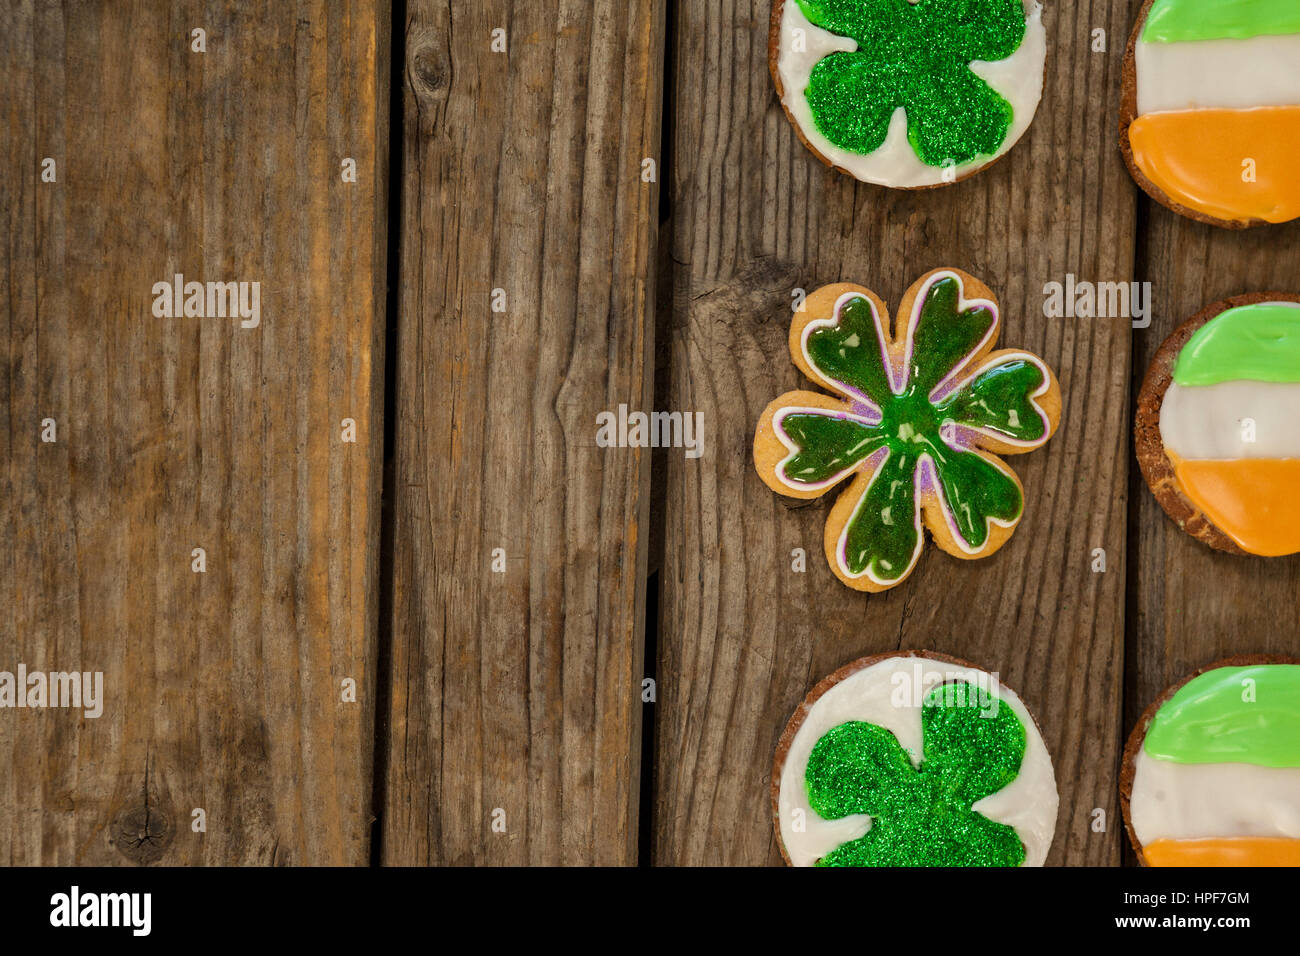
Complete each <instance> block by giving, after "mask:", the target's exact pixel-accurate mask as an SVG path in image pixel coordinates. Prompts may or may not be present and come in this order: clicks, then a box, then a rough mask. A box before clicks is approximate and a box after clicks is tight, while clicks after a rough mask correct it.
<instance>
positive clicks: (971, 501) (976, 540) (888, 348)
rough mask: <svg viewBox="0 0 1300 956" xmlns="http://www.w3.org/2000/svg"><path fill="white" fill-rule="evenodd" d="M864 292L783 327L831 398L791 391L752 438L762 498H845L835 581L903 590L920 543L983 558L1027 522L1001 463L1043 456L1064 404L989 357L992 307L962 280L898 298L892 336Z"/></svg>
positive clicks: (828, 293) (845, 287)
mask: <svg viewBox="0 0 1300 956" xmlns="http://www.w3.org/2000/svg"><path fill="white" fill-rule="evenodd" d="M888 315H889V313H888V310H887V308H886V306H885V303H884V302H883V301H882V300H881V299H880V297H879V296H877V295H876V294H875V293H874V292H871V291H870V290H869V289H864V288H862V287H861V286H857V285H852V284H849V283H839V284H836V285H829V286H824V287H822V288H820V289H818V290H817V291H816V292H813V293H812V294H811V295H809V296H808V297H807V299H806V300H805V301H804V303H803V305H802V307H801V308H800V309H799V311H798V312H796V313H795V316H794V320H793V322H792V323H791V325H790V336H789V345H790V354H791V356H792V357H793V359H794V363H795V365H797V366H798V367H799V369H800V370H801V371H802V372H803V373H804V374H805V375H806V376H808V378H810V379H811V380H812V381H813V382H814V383H816V384H817V385H820V386H822V387H824V388H827V389H829V390H831V391H832V392H834V393H836V394H835V395H834V396H831V395H826V394H823V393H821V392H812V391H794V392H787V393H786V394H784V395H782V396H781V397H780V398H777V399H776V400H775V401H773V402H772V403H771V404H769V405H768V406H767V409H766V410H765V411H764V412H763V415H762V417H761V418H760V419H759V422H758V427H757V428H756V430H755V433H754V466H755V468H756V469H757V470H758V474H759V476H760V477H761V478H762V479H763V481H764V482H765V483H766V484H767V486H768V487H769V488H771V489H772V490H773V491H775V492H777V493H778V494H782V495H786V496H789V497H792V498H805V499H808V498H817V497H820V496H821V495H824V494H826V493H827V492H828V491H830V490H831V489H832V488H834V487H835V486H836V485H840V484H844V488H843V490H842V491H841V492H840V493H839V496H838V498H837V499H836V501H835V505H834V507H832V508H831V512H830V516H829V517H828V518H827V521H826V529H825V534H824V536H823V546H824V549H825V552H826V559H827V561H828V562H829V564H830V566H831V570H832V571H833V572H834V573H835V575H836V577H838V578H839V579H840V581H842V582H843V583H844V584H846V585H848V586H849V587H851V588H854V589H856V590H860V591H884V590H887V589H889V588H892V587H895V586H896V585H898V584H900V583H902V581H903V580H904V579H905V578H907V576H908V575H909V574H911V573H912V570H913V569H914V568H915V567H916V564H917V561H918V560H919V559H920V556H921V550H922V547H923V545H924V543H925V539H924V536H923V535H922V533H921V526H922V523H924V525H925V527H926V528H927V529H928V530H929V532H930V535H931V537H932V538H934V541H935V543H936V544H938V545H939V547H940V548H942V549H943V550H944V551H947V552H948V553H949V554H952V555H954V556H956V557H959V558H965V559H973V558H983V557H987V556H989V555H991V554H993V552H995V551H996V550H997V549H998V548H1000V547H1001V546H1002V545H1003V544H1004V543H1005V542H1006V541H1007V539H1008V538H1010V536H1011V533H1012V532H1013V531H1014V530H1015V528H1016V525H1017V524H1018V523H1019V521H1020V519H1021V517H1022V516H1023V514H1024V505H1025V499H1024V489H1023V488H1022V487H1021V484H1020V480H1019V479H1018V478H1017V477H1016V475H1015V472H1013V471H1012V470H1011V468H1010V467H1008V466H1007V464H1006V463H1005V462H1004V461H1002V459H1001V458H999V457H998V456H999V455H1006V454H1018V453H1021V452H1027V451H1032V450H1033V449H1035V448H1040V447H1042V446H1043V445H1044V444H1045V443H1046V442H1047V440H1048V439H1049V438H1050V437H1051V436H1052V434H1053V432H1054V431H1055V430H1056V426H1057V424H1058V423H1059V422H1060V417H1061V390H1060V386H1059V385H1058V384H1057V382H1056V377H1055V375H1053V373H1052V370H1051V369H1050V368H1048V367H1047V363H1045V362H1044V361H1043V360H1042V359H1040V358H1039V357H1038V356H1036V355H1032V354H1031V353H1029V352H1025V351H1022V350H1020V349H1000V350H998V351H993V346H994V343H995V342H996V341H997V337H998V331H999V327H1000V321H999V312H998V305H997V302H996V301H994V299H993V293H992V292H991V291H990V290H989V289H988V287H987V286H985V285H984V284H983V283H982V282H980V281H979V280H978V279H975V278H973V277H972V276H969V275H967V274H966V273H964V272H962V271H960V270H958V269H935V270H934V271H932V272H929V273H927V274H926V275H924V276H922V277H921V278H920V279H918V280H917V281H916V282H915V283H914V284H913V285H912V287H911V288H910V289H909V290H908V292H907V294H906V295H905V296H904V297H903V301H902V304H901V305H900V307H899V311H898V316H897V318H896V319H895V322H894V330H893V334H892V335H891V334H890V331H889V321H888Z"/></svg>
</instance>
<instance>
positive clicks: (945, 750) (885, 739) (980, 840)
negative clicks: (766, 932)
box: [771, 650, 1060, 866]
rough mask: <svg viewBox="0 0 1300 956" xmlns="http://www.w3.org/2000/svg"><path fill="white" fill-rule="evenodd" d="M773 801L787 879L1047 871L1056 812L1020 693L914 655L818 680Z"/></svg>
mask: <svg viewBox="0 0 1300 956" xmlns="http://www.w3.org/2000/svg"><path fill="white" fill-rule="evenodd" d="M771 793H772V822H773V825H774V828H775V831H776V836H777V840H778V842H779V845H780V848H781V854H782V856H784V857H785V860H786V862H787V863H789V864H791V865H792V866H1042V865H1043V863H1044V862H1045V861H1046V859H1047V855H1048V852H1049V851H1050V849H1051V845H1052V835H1053V833H1054V832H1055V829H1056V814H1057V808H1058V805H1059V802H1060V801H1059V798H1058V797H1057V793H1056V775H1055V773H1054V772H1053V770H1052V758H1051V754H1050V753H1049V752H1048V750H1047V745H1046V744H1045V743H1044V741H1043V737H1042V734H1041V733H1040V732H1039V730H1038V726H1037V725H1036V724H1035V723H1034V718H1033V716H1032V715H1031V714H1030V713H1029V710H1028V709H1027V708H1026V707H1025V705H1024V703H1023V702H1022V701H1021V700H1020V698H1019V697H1017V696H1016V694H1015V692H1014V691H1012V690H1011V689H1009V688H1008V687H1006V686H1004V685H1003V684H1002V682H1001V681H1000V680H999V679H998V676H997V675H996V674H991V673H989V672H988V671H984V670H981V669H980V668H978V667H975V666H974V665H973V664H969V663H967V662H965V661H962V660H959V659H957V658H953V657H948V656H947V655H944V654H938V653H935V652H933V651H919V650H912V651H900V652H893V653H888V654H879V655H874V656H871V657H864V658H860V659H859V660H856V661H853V662H852V663H850V664H846V665H845V666H844V667H841V668H840V669H839V670H837V671H836V672H835V673H833V674H831V675H830V676H828V677H826V678H824V679H823V680H821V681H819V682H818V683H817V685H816V686H815V687H813V689H812V690H811V691H809V692H808V696H807V697H805V698H804V700H803V702H802V703H801V704H800V705H799V706H798V707H797V708H796V709H795V711H794V714H793V715H792V716H791V717H790V721H789V723H788V724H786V728H785V731H784V732H783V733H782V734H781V738H780V740H779V741H778V742H777V746H776V753H775V756H774V758H773V763H772V787H771Z"/></svg>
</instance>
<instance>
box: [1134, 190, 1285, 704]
mask: <svg viewBox="0 0 1300 956" xmlns="http://www.w3.org/2000/svg"><path fill="white" fill-rule="evenodd" d="M1142 238H1143V252H1144V254H1143V255H1142V256H1141V257H1140V260H1141V261H1140V262H1139V268H1140V270H1141V272H1142V273H1143V277H1144V278H1145V279H1147V280H1149V281H1150V282H1151V283H1152V286H1153V290H1154V299H1155V311H1154V321H1153V322H1152V324H1151V327H1150V328H1149V329H1145V330H1142V331H1139V332H1135V333H1134V356H1133V359H1134V363H1133V364H1134V375H1135V379H1134V381H1135V382H1138V381H1140V380H1141V376H1142V375H1144V374H1145V372H1146V368H1147V365H1148V364H1149V363H1150V362H1151V360H1152V358H1153V357H1154V356H1155V353H1156V351H1157V350H1158V349H1159V348H1160V344H1161V343H1162V342H1163V341H1164V340H1165V338H1166V336H1168V335H1169V334H1170V333H1171V332H1173V331H1174V329H1176V328H1177V327H1178V326H1179V325H1181V324H1182V323H1183V322H1185V321H1186V320H1187V319H1189V318H1191V317H1192V316H1193V315H1195V314H1196V313H1197V312H1199V311H1200V310H1201V309H1203V308H1204V307H1205V306H1207V305H1210V304H1211V303H1213V302H1217V301H1219V300H1221V299H1226V298H1228V297H1229V296H1233V295H1240V294H1243V293H1251V292H1291V293H1300V222H1294V223H1289V224H1287V225H1282V226H1268V227H1260V228H1258V229H1252V230H1250V231H1249V232H1245V233H1241V232H1228V231H1226V230H1223V229H1218V228H1216V227H1214V226H1210V225H1205V224H1202V223H1198V222H1193V221H1191V220H1189V219H1184V218H1182V217H1180V216H1177V215H1174V214H1173V213H1171V212H1169V211H1168V210H1166V209H1164V208H1162V207H1160V206H1158V205H1156V204H1154V203H1152V204H1150V212H1149V218H1148V219H1147V225H1146V230H1145V232H1144V235H1143V237H1142ZM1133 495H1134V504H1135V506H1136V507H1135V508H1133V509H1132V514H1133V529H1132V530H1133V534H1132V535H1131V539H1132V548H1131V551H1130V557H1131V560H1132V561H1133V568H1134V572H1133V575H1132V579H1131V582H1130V608H1129V641H1128V645H1129V646H1128V657H1129V664H1128V667H1127V670H1126V677H1127V685H1128V691H1129V693H1128V694H1127V695H1126V703H1125V717H1126V720H1125V724H1126V730H1127V729H1131V728H1132V726H1133V724H1134V722H1136V720H1137V718H1138V717H1139V715H1141V713H1142V711H1143V709H1144V708H1145V707H1146V706H1147V705H1148V704H1149V703H1150V702H1151V701H1152V700H1154V699H1155V698H1156V696H1158V695H1159V694H1160V692H1161V691H1162V690H1163V689H1164V688H1165V687H1167V686H1169V685H1170V684H1172V683H1174V682H1176V681H1179V680H1182V679H1183V678H1184V677H1186V676H1187V675H1188V674H1189V673H1191V672H1192V671H1194V670H1196V669H1198V668H1200V667H1203V666H1204V665H1206V664H1208V663H1210V662H1212V661H1215V660H1218V659H1219V658H1222V657H1228V656H1230V655H1233V654H1289V655H1295V654H1297V653H1298V652H1300V603H1297V600H1296V597H1297V595H1298V594H1300V556H1292V557H1285V558H1259V557H1250V556H1238V555H1232V554H1224V553H1221V552H1218V551H1214V550H1213V549H1211V548H1209V547H1208V546H1206V545H1204V544H1201V543H1200V542H1199V541H1196V540H1195V539H1193V538H1192V537H1190V536H1189V535H1186V534H1184V533H1183V532H1182V531H1180V530H1179V528H1178V526H1177V525H1176V524H1174V522H1173V521H1172V520H1170V519H1169V517H1168V516H1167V515H1166V514H1165V512H1164V510H1163V509H1162V508H1161V507H1160V504H1159V503H1158V502H1157V501H1156V499H1155V497H1154V496H1153V495H1152V494H1151V491H1150V489H1149V488H1148V487H1147V485H1146V483H1145V482H1144V481H1143V480H1142V479H1141V476H1140V475H1136V472H1135V481H1134V482H1133Z"/></svg>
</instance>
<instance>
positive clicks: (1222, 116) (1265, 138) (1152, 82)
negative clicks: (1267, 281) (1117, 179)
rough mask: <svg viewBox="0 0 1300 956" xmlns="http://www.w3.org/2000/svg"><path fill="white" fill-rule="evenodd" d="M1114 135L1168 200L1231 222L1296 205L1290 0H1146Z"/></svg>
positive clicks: (1296, 51) (1298, 98) (1297, 59)
mask: <svg viewBox="0 0 1300 956" xmlns="http://www.w3.org/2000/svg"><path fill="white" fill-rule="evenodd" d="M1120 114H1121V115H1120V145H1121V148H1122V149H1123V151H1124V158H1125V159H1126V160H1127V161H1128V165H1129V170H1130V171H1131V172H1132V173H1133V178H1134V179H1136V180H1137V182H1138V184H1139V185H1140V186H1141V187H1142V188H1143V189H1145V190H1146V191H1147V192H1148V193H1149V194H1150V195H1151V196H1152V198H1154V199H1156V200H1157V201H1159V202H1161V203H1164V204H1165V205H1166V206H1168V207H1169V208H1171V209H1173V210H1174V211H1175V212H1179V213H1182V214H1183V215H1185V216H1190V217H1191V218H1193V219H1199V220H1201V221H1202V222H1209V223H1214V224H1215V225H1220V226H1227V227H1230V228H1242V227H1245V226H1254V225H1260V224H1262V223H1270V222H1286V221H1287V220H1290V219H1294V218H1296V217H1297V216H1300V177H1297V175H1296V157H1297V156H1300V3H1298V2H1297V0H1146V5H1145V6H1144V7H1143V8H1142V13H1141V15H1140V16H1139V17H1138V22H1137V26H1136V27H1135V28H1134V30H1133V35H1132V37H1131V38H1130V39H1129V45H1128V53H1127V56H1126V58H1125V61H1124V92H1123V102H1122V107H1121V111H1120Z"/></svg>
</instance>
